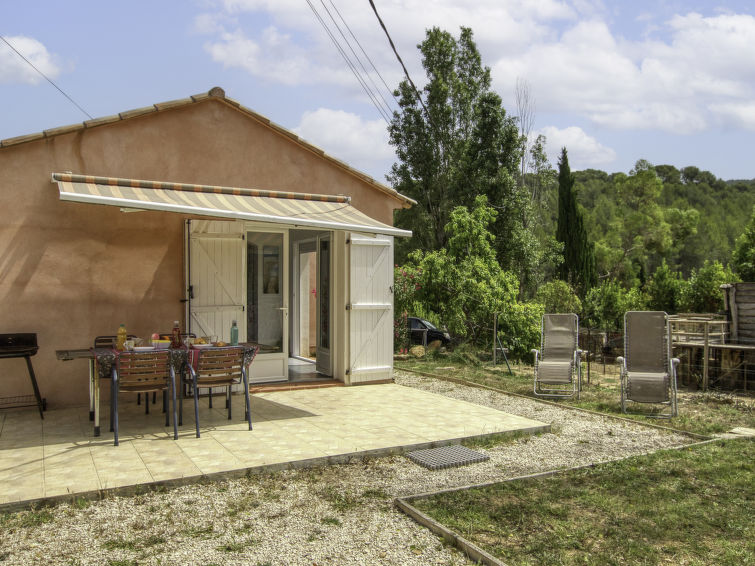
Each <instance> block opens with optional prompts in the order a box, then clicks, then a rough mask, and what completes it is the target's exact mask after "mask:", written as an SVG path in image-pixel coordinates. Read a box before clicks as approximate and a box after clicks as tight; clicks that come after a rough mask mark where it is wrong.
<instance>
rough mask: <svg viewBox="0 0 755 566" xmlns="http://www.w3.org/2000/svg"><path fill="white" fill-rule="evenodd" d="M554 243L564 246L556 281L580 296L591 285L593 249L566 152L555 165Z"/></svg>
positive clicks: (593, 282)
mask: <svg viewBox="0 0 755 566" xmlns="http://www.w3.org/2000/svg"><path fill="white" fill-rule="evenodd" d="M556 239H557V240H558V241H559V242H562V243H563V244H564V262H563V263H562V264H561V266H560V267H559V277H560V278H561V279H562V280H563V281H566V282H567V283H569V284H570V285H571V286H572V287H573V288H574V289H575V290H577V292H578V293H579V295H580V296H582V297H584V296H585V295H586V293H587V291H588V290H589V289H590V288H591V287H592V286H593V285H594V284H595V252H594V245H593V244H592V243H591V242H590V241H589V240H588V239H587V232H586V231H585V227H584V222H583V220H582V212H581V211H580V210H579V208H578V207H577V198H576V195H575V194H574V175H572V173H571V169H570V168H569V157H568V155H567V153H566V148H565V147H564V148H562V149H561V157H560V159H559V161H558V224H557V225H556Z"/></svg>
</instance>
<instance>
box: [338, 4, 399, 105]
mask: <svg viewBox="0 0 755 566" xmlns="http://www.w3.org/2000/svg"><path fill="white" fill-rule="evenodd" d="M330 4H331V6H333V9H334V10H335V11H336V14H338V17H339V18H341V21H342V22H343V24H344V25H345V26H346V29H347V30H349V34H350V35H351V37H353V38H354V41H356V44H357V45H358V46H359V49H360V50H361V51H362V53H363V54H364V56H365V58H366V59H367V61H369V62H370V66H371V67H372V68H373V70H374V71H375V73H376V74H377V76H378V77H380V80H381V81H382V83H383V86H384V87H385V90H387V91H388V93H389V94H390V95H391V96H392V97H393V100H395V101H396V104H398V100H397V99H396V96H395V95H394V94H393V89H392V88H391V87H389V86H388V83H386V82H385V79H384V78H383V75H381V74H380V71H378V68H377V67H376V66H375V63H373V62H372V59H371V58H370V56H369V55H368V54H367V52H366V51H365V50H364V47H362V44H361V43H360V42H359V40H358V39H357V36H356V35H354V32H353V31H351V27H350V26H349V24H348V23H347V22H346V20H345V19H344V18H343V16H342V15H341V12H340V11H339V10H338V8H337V7H336V5H335V4H333V0H330ZM373 84H374V83H373Z"/></svg>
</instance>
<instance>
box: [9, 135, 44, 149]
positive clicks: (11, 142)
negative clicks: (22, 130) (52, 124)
mask: <svg viewBox="0 0 755 566" xmlns="http://www.w3.org/2000/svg"><path fill="white" fill-rule="evenodd" d="M44 137H45V134H44V132H37V133H36V134H27V135H25V136H16V137H15V138H8V139H7V140H2V142H0V144H2V147H8V146H9V145H18V144H20V143H26V142H30V141H34V140H39V139H42V138H44Z"/></svg>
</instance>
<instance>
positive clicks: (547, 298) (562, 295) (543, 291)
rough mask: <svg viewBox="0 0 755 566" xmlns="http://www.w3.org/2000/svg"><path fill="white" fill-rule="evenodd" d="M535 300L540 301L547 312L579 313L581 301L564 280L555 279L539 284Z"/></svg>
mask: <svg viewBox="0 0 755 566" xmlns="http://www.w3.org/2000/svg"><path fill="white" fill-rule="evenodd" d="M535 300H536V301H537V302H539V303H542V304H543V306H544V307H545V312H547V313H570V312H573V313H577V314H579V313H581V312H582V301H580V300H579V297H578V296H577V294H576V293H575V292H574V289H572V288H571V286H569V284H568V283H567V282H566V281H561V280H560V279H557V280H555V281H550V282H549V283H545V284H544V285H541V286H540V288H539V289H538V291H537V294H536V295H535Z"/></svg>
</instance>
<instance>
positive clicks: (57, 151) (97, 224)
mask: <svg viewBox="0 0 755 566" xmlns="http://www.w3.org/2000/svg"><path fill="white" fill-rule="evenodd" d="M61 171H71V172H73V173H82V174H90V175H103V176H110V177H126V178H135V179H151V180H162V181H172V182H182V183H198V184H213V185H228V186H239V187H251V188H271V189H279V190H293V191H301V192H311V193H324V194H349V195H351V196H352V204H353V205H354V206H355V207H356V208H358V209H360V210H362V211H363V212H365V213H366V214H368V215H370V216H371V217H373V218H376V219H378V220H380V221H382V222H385V223H387V224H392V218H393V210H394V209H395V208H397V207H399V206H400V205H401V203H400V202H399V201H398V200H397V199H395V198H393V197H390V196H388V195H386V194H385V193H382V192H380V191H379V190H377V189H375V188H374V187H373V186H371V185H370V184H369V183H368V182H366V181H364V180H363V179H361V178H359V177H358V176H355V175H353V174H350V173H349V172H348V171H347V170H345V169H342V168H340V167H337V166H335V165H334V164H333V163H332V162H329V161H327V160H325V159H323V158H322V157H321V156H319V155H317V154H315V153H313V152H311V151H309V150H307V149H305V148H303V147H302V146H301V145H300V144H298V143H296V142H295V141H294V140H291V139H290V138H288V137H286V136H284V135H281V134H279V133H275V132H273V130H271V129H270V128H269V127H268V126H265V125H264V124H262V123H260V122H257V121H255V120H253V119H251V118H250V117H249V116H248V115H246V114H244V113H243V112H242V111H240V110H237V109H236V108H234V107H232V106H230V105H228V104H226V103H225V102H223V101H222V100H219V99H214V98H210V99H207V100H205V101H202V102H199V103H191V104H188V105H185V106H180V107H178V108H174V109H171V110H164V111H160V112H157V113H152V114H149V115H146V116H142V117H137V118H131V119H128V120H122V121H118V122H115V123H111V124H108V125H105V126H100V127H95V128H88V129H83V130H79V131H75V132H72V133H68V134H63V135H58V136H55V137H52V138H49V139H42V140H37V141H32V142H28V143H23V144H19V145H13V146H9V147H3V148H0V333H7V332H36V333H37V335H38V339H39V344H40V350H39V353H38V354H37V356H35V357H34V358H32V361H33V363H34V367H35V371H36V373H37V379H38V381H39V384H40V389H41V391H42V395H43V396H44V397H46V398H47V400H48V404H49V405H50V406H51V407H54V406H60V405H70V404H77V403H85V402H86V400H87V385H86V384H87V364H86V362H85V361H83V360H78V361H70V362H61V361H58V360H56V359H55V350H57V349H64V348H81V347H88V346H89V345H90V344H91V341H92V339H93V338H94V336H96V335H99V334H114V333H115V331H116V330H117V328H118V325H119V324H120V323H125V324H126V326H127V329H128V330H129V332H133V333H135V334H137V335H141V336H144V335H147V334H148V333H150V332H153V331H168V330H169V329H170V328H171V325H172V321H173V320H175V319H180V320H182V322H184V321H183V313H184V307H183V303H181V299H182V298H183V275H184V269H183V261H184V258H183V220H184V218H185V217H183V216H182V215H178V214H170V213H160V212H138V213H122V212H120V211H119V210H118V209H117V208H115V207H109V206H99V205H87V204H79V203H69V202H61V201H60V200H59V197H58V190H57V186H56V185H55V184H53V183H51V182H50V175H51V173H52V172H61ZM25 393H31V386H30V384H29V382H28V377H27V373H26V366H25V364H24V362H23V360H18V359H13V360H0V397H6V396H10V395H17V394H25ZM105 398H106V397H105Z"/></svg>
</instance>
